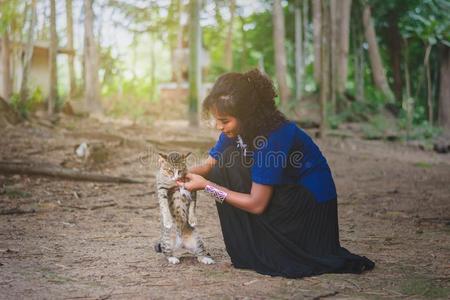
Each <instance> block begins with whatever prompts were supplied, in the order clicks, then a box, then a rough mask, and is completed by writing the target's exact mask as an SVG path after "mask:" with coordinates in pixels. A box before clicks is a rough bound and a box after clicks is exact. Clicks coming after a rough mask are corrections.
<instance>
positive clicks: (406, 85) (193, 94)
mask: <svg viewBox="0 0 450 300" xmlns="http://www.w3.org/2000/svg"><path fill="white" fill-rule="evenodd" d="M449 11H450V2H449V1H446V0H422V1H418V0H414V1H404V0H395V1H381V0H367V1H366V0H353V1H352V0H344V1H336V0H323V1H320V0H315V1H308V0H297V1H245V0H241V1H239V0H238V1H235V0H230V1H220V0H216V1H212V0H211V1H209V0H208V1H194V0H193V1H183V0H173V1H169V0H167V1H138V0H134V1H133V0H128V1H118V0H97V1H88V0H85V1H81V0H80V1H77V0H66V1H39V0H29V1H17V0H7V1H2V4H1V22H0V35H1V36H2V49H6V51H2V66H3V67H2V74H3V76H2V83H3V91H2V96H3V98H5V99H6V100H7V101H9V102H11V103H12V104H13V106H14V107H15V108H16V109H17V110H19V111H20V112H21V113H22V115H24V116H26V115H27V113H28V112H29V111H33V110H36V107H38V106H39V104H41V106H43V105H45V107H47V108H48V112H49V113H50V114H52V113H53V112H54V111H59V110H61V109H62V108H63V106H64V103H65V102H68V101H70V100H73V99H75V100H76V99H78V101H81V102H85V103H86V104H87V105H86V110H87V111H88V112H92V111H97V110H98V111H103V112H105V113H106V114H109V115H114V116H122V117H123V116H127V117H129V118H131V119H133V120H141V121H146V122H151V121H152V120H155V119H158V118H161V117H162V118H163V117H164V116H163V114H164V112H163V111H161V110H155V109H154V108H155V107H158V105H159V106H161V105H167V102H166V103H164V101H168V100H164V95H161V93H162V92H161V85H160V84H164V83H167V82H177V83H178V84H180V82H182V81H183V80H189V85H188V86H190V88H189V94H188V96H187V97H185V98H187V99H188V101H187V102H181V103H178V102H177V103H175V104H173V103H172V106H173V105H181V106H183V109H184V111H186V115H185V116H186V117H189V119H190V121H191V123H193V124H195V123H196V122H197V120H198V116H197V115H196V113H197V112H198V107H199V102H200V101H201V97H202V96H204V94H205V93H206V90H203V89H202V87H204V86H205V83H212V82H214V80H215V79H216V78H217V77H218V76H219V75H220V74H223V73H224V72H227V71H238V72H243V71H246V70H249V69H251V68H255V67H257V68H260V69H261V70H263V71H264V72H266V73H267V74H268V75H269V76H270V77H272V78H273V79H274V81H275V82H276V84H277V87H278V90H279V95H280V96H279V99H277V101H278V103H279V105H280V107H281V108H282V109H283V110H284V111H285V112H286V113H287V114H288V115H289V116H290V117H291V118H294V119H295V118H298V119H299V120H300V122H302V121H303V124H306V123H308V124H311V123H312V124H313V125H314V124H315V125H317V126H319V127H320V129H321V130H320V132H321V133H322V132H323V131H324V130H325V128H331V129H333V128H338V127H339V125H340V124H342V123H344V122H363V123H365V124H364V125H363V127H362V131H363V135H364V136H365V137H367V138H383V137H391V138H400V139H408V140H411V139H419V140H432V139H434V138H436V137H437V136H438V135H440V134H442V133H443V131H445V130H444V129H445V128H448V127H450V125H449V124H450V112H449V111H450V108H449V107H450V98H449V93H450V92H449V90H450V88H449V86H450V83H449V82H450V79H449V78H450V68H449V64H450V62H449V55H450V54H449V53H450V52H449V47H450V42H449V40H450V30H449V28H450V18H449V17H448V12H449ZM41 41H43V42H46V43H48V47H49V53H50V54H49V64H48V66H49V72H48V75H45V76H49V84H50V88H49V95H48V96H47V95H43V93H42V87H41V86H36V85H33V84H32V83H30V82H29V81H30V79H29V76H27V73H29V68H30V67H31V66H30V64H31V63H30V61H31V57H32V55H33V53H32V52H33V47H32V45H33V44H35V43H36V42H41ZM18 44H21V45H22V46H20V47H19V46H17V45H18ZM62 47H65V48H66V49H68V51H73V52H72V53H73V55H65V56H62V55H57V53H58V49H59V48H62ZM180 49H188V50H187V51H188V52H187V53H192V55H190V54H188V55H190V56H186V57H184V58H188V59H184V60H181V61H180V60H179V59H180V58H179V56H178V60H177V57H176V55H177V53H181V52H180V51H179V50H180ZM177 51H178V52H177ZM18 69H21V70H18ZM182 72H185V73H189V76H187V74H186V76H184V75H183V74H181V73H182ZM14 73H17V74H19V73H20V74H21V76H17V74H16V75H15V74H14ZM27 77H28V78H27ZM181 98H182V97H181ZM299 107H300V108H299ZM315 110H316V113H317V115H318V118H314V117H312V118H311V117H310V116H312V115H314V112H315Z"/></svg>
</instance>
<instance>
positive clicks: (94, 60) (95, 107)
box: [84, 0, 102, 113]
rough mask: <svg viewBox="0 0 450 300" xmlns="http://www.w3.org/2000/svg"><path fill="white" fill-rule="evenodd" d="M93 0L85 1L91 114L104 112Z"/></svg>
mask: <svg viewBox="0 0 450 300" xmlns="http://www.w3.org/2000/svg"><path fill="white" fill-rule="evenodd" d="M92 2H93V1H92V0H84V12H85V17H84V35H85V39H84V42H85V45H84V48H85V51H84V55H85V58H84V64H85V66H84V69H85V91H84V96H85V104H86V108H87V109H88V110H89V112H94V113H98V112H101V111H102V108H101V104H100V102H99V101H100V86H99V81H98V54H97V46H96V43H95V37H94V12H93V9H92Z"/></svg>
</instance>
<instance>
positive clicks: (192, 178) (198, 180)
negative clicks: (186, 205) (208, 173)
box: [177, 173, 208, 192]
mask: <svg viewBox="0 0 450 300" xmlns="http://www.w3.org/2000/svg"><path fill="white" fill-rule="evenodd" d="M185 178H186V179H188V180H187V181H186V182H183V181H177V185H178V186H184V187H185V188H186V189H187V190H188V191H190V192H194V191H198V190H203V189H204V188H205V186H206V185H207V184H208V180H206V179H205V178H203V177H202V176H200V175H197V174H193V173H188V174H187V175H186V177H185Z"/></svg>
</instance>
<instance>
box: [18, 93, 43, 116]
mask: <svg viewBox="0 0 450 300" xmlns="http://www.w3.org/2000/svg"><path fill="white" fill-rule="evenodd" d="M43 103H44V97H43V95H42V89H41V88H40V87H39V86H38V87H36V88H35V89H34V91H33V93H32V94H31V95H30V96H29V97H28V99H26V100H25V101H21V100H20V96H19V94H17V93H14V94H13V95H12V96H11V105H12V107H13V108H14V109H15V110H16V111H18V112H19V114H20V115H21V116H22V117H24V118H26V117H28V114H29V113H30V112H32V111H35V110H36V109H37V108H38V106H40V105H42V104H43Z"/></svg>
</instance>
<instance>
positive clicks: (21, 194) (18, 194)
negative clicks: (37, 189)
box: [0, 188, 31, 199]
mask: <svg viewBox="0 0 450 300" xmlns="http://www.w3.org/2000/svg"><path fill="white" fill-rule="evenodd" d="M0 194H1V193H0ZM3 194H5V195H6V196H8V197H9V198H10V199H19V198H29V197H31V193H29V192H25V191H21V190H15V189H8V188H5V190H4V191H3Z"/></svg>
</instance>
